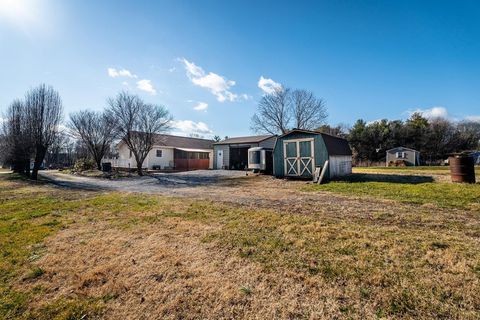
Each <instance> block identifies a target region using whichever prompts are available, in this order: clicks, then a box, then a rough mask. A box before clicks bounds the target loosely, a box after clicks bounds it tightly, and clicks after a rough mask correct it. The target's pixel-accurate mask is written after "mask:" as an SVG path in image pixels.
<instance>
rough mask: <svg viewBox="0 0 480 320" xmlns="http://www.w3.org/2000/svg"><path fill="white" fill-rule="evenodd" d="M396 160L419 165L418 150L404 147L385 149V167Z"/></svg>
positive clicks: (410, 164)
mask: <svg viewBox="0 0 480 320" xmlns="http://www.w3.org/2000/svg"><path fill="white" fill-rule="evenodd" d="M398 162H404V163H405V164H406V165H408V166H418V165H420V152H419V151H417V150H413V149H410V148H406V147H396V148H393V149H390V150H387V157H386V165H387V167H388V166H390V165H394V164H395V163H398Z"/></svg>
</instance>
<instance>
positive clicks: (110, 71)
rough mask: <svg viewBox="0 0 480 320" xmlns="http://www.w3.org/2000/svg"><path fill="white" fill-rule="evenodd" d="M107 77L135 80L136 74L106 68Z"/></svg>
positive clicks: (125, 70)
mask: <svg viewBox="0 0 480 320" xmlns="http://www.w3.org/2000/svg"><path fill="white" fill-rule="evenodd" d="M107 71H108V75H109V76H110V77H112V78H118V77H128V78H137V75H136V74H133V73H131V72H130V71H128V70H127V69H118V70H117V69H115V68H108V70H107Z"/></svg>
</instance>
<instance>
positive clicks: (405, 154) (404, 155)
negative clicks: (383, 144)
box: [397, 152, 407, 159]
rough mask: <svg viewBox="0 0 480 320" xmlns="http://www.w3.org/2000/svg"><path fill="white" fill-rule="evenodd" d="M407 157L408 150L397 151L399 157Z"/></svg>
mask: <svg viewBox="0 0 480 320" xmlns="http://www.w3.org/2000/svg"><path fill="white" fill-rule="evenodd" d="M405 158H407V153H406V152H397V159H405Z"/></svg>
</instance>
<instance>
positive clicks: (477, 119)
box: [465, 116, 480, 122]
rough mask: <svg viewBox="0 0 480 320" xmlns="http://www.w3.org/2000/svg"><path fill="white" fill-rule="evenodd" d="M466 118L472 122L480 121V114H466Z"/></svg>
mask: <svg viewBox="0 0 480 320" xmlns="http://www.w3.org/2000/svg"><path fill="white" fill-rule="evenodd" d="M465 120H467V121H472V122H480V116H466V117H465Z"/></svg>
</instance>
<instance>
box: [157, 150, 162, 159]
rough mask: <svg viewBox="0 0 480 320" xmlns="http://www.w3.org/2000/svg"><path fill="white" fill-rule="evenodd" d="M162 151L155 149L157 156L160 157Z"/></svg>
mask: <svg viewBox="0 0 480 320" xmlns="http://www.w3.org/2000/svg"><path fill="white" fill-rule="evenodd" d="M162 151H163V150H157V158H161V157H162Z"/></svg>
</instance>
